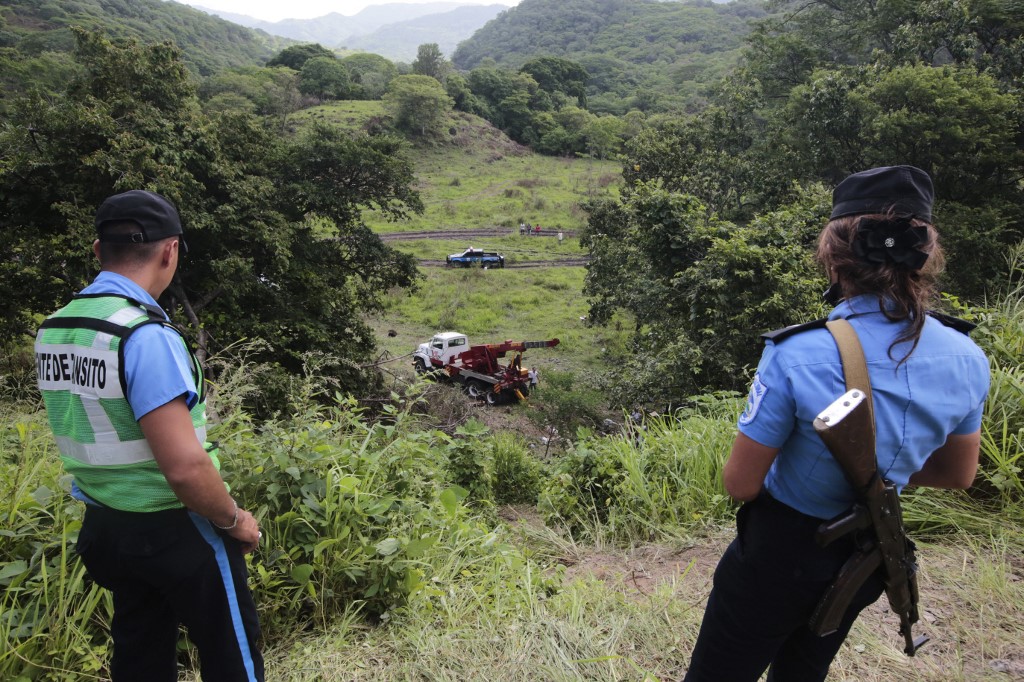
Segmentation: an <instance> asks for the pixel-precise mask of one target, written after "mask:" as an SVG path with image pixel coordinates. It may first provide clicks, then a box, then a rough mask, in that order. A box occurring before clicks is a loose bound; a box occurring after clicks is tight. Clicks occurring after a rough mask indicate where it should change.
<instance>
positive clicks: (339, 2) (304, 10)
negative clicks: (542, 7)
mask: <svg viewBox="0 0 1024 682" xmlns="http://www.w3.org/2000/svg"><path fill="white" fill-rule="evenodd" d="M178 1H179V2H183V3H185V4H186V5H192V6H193V7H200V8H203V9H212V10H218V11H221V12H234V13H235V14H244V15H246V16H249V17H255V18H256V19H262V20H264V21H280V20H281V19H312V18H314V17H322V16H324V15H325V14H330V13H331V12H337V13H338V14H344V15H346V16H352V15H353V14H357V13H358V12H359V11H360V10H362V9H364V8H365V7H368V6H370V5H387V4H392V3H394V2H408V3H416V4H422V3H424V2H436V1H437V0H288V2H282V1H281V0H178ZM445 1H451V2H462V0H445ZM464 4H476V5H490V4H499V5H509V6H511V5H518V4H519V0H468V1H466V2H465V3H464Z"/></svg>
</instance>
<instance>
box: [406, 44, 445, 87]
mask: <svg viewBox="0 0 1024 682" xmlns="http://www.w3.org/2000/svg"><path fill="white" fill-rule="evenodd" d="M449 71H451V64H449V63H448V60H447V59H445V58H444V53H442V52H441V48H440V47H438V45H437V43H424V44H423V45H420V46H419V48H417V50H416V59H415V60H413V62H412V72H413V73H415V74H418V75H420V76H430V77H431V78H433V79H435V80H437V81H438V82H439V83H444V79H445V77H447V75H448V72H449Z"/></svg>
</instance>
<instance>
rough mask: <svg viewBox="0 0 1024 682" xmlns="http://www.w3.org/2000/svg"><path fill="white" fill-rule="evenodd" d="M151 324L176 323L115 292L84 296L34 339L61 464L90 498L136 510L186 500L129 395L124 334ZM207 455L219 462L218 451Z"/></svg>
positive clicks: (198, 419) (196, 410)
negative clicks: (156, 454)
mask: <svg viewBox="0 0 1024 682" xmlns="http://www.w3.org/2000/svg"><path fill="white" fill-rule="evenodd" d="M147 324H162V325H165V326H166V327H168V328H170V329H174V327H173V326H171V324H170V323H169V322H167V320H166V318H165V317H164V315H163V313H162V311H160V309H159V308H156V307H155V306H150V305H147V304H144V303H140V302H138V301H134V300H131V299H128V298H125V297H123V296H119V295H114V294H99V295H85V296H79V297H76V298H75V299H74V300H72V301H71V303H69V304H68V305H67V306H65V307H64V308H62V309H61V310H59V311H57V312H56V313H54V314H53V315H52V316H50V317H49V318H47V319H46V321H45V322H43V324H42V326H41V327H40V329H39V333H38V334H37V335H36V343H35V354H36V371H37V376H38V381H39V390H40V391H41V393H42V396H43V401H44V403H45V405H46V415H47V418H48V419H49V422H50V428H51V429H53V434H54V436H55V437H56V440H57V448H58V450H60V455H61V461H62V462H63V463H64V468H65V469H66V470H67V471H68V473H70V474H71V475H72V476H74V478H75V483H76V484H77V485H78V487H79V488H80V489H81V490H82V492H84V493H85V494H86V495H88V496H89V497H90V498H92V499H93V500H95V501H97V502H99V503H100V504H103V505H105V506H108V507H113V508H115V509H121V510H123V511H132V512H154V511H161V510H164V509H174V508H178V507H181V506H182V504H181V502H180V501H179V500H178V498H177V497H176V496H175V494H174V491H172V490H171V488H170V486H169V485H168V484H167V480H166V479H165V478H164V476H163V474H162V473H161V472H160V469H159V468H158V467H157V464H156V461H155V460H154V459H153V451H152V450H150V448H149V444H148V443H147V442H146V438H145V436H144V435H143V433H142V429H141V428H140V427H139V423H138V421H136V419H135V415H134V413H133V412H132V409H131V405H130V404H129V403H128V399H127V398H126V397H125V394H126V391H127V381H126V379H125V376H124V368H123V360H124V342H125V341H126V340H127V338H128V337H129V336H130V335H131V334H132V333H133V332H134V331H136V330H138V329H139V328H141V327H142V326H144V325H147ZM175 332H176V333H177V330H175ZM182 344H183V345H184V346H185V348H186V351H187V352H188V354H189V357H190V358H191V359H192V366H193V377H194V379H195V383H196V391H197V393H198V394H199V399H198V400H197V401H196V404H195V405H194V406H193V407H192V409H191V415H192V425H193V427H194V428H195V431H196V438H198V439H199V442H200V443H204V442H205V440H206V392H205V390H204V380H203V373H202V368H201V367H200V365H199V361H198V360H197V359H196V357H195V355H194V354H193V353H192V352H191V350H189V349H188V345H187V344H185V340H184V338H183V339H182ZM210 457H211V459H213V463H214V466H216V467H217V468H218V469H219V468H220V463H219V461H218V460H217V457H216V453H215V452H213V451H211V453H210Z"/></svg>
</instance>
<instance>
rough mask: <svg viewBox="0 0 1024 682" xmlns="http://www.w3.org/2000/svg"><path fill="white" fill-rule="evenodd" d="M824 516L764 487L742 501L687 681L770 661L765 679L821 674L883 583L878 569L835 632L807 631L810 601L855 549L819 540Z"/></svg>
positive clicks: (753, 676)
mask: <svg viewBox="0 0 1024 682" xmlns="http://www.w3.org/2000/svg"><path fill="white" fill-rule="evenodd" d="M821 522H822V520H821V519H817V518H814V517H811V516H807V515H806V514H801V513H800V512H798V511H796V510H795V509H792V508H791V507H788V506H786V505H784V504H782V503H781V502H778V501H777V500H775V499H773V498H772V497H770V496H768V495H767V494H766V493H762V495H761V497H759V498H758V499H757V500H755V501H753V502H748V503H746V504H744V505H743V506H742V507H741V508H740V510H739V512H738V513H737V515H736V525H737V537H736V539H735V540H733V541H732V544H730V545H729V548H728V549H726V551H725V554H724V555H723V556H722V559H721V561H720V562H719V564H718V568H717V569H716V570H715V578H714V587H713V588H712V590H711V596H710V597H709V598H708V605H707V609H706V611H705V612H704V620H703V622H702V623H701V626H700V634H699V635H698V636H697V643H696V645H695V646H694V650H693V655H692V657H691V660H690V667H689V670H688V672H687V674H686V677H685V678H684V679H685V682H755V681H756V680H757V679H758V678H759V677H760V676H761V674H762V673H764V671H765V669H768V668H769V666H770V669H769V672H768V682H815V681H818V680H824V679H825V676H826V675H827V674H828V668H829V665H831V663H832V659H833V658H835V655H836V652H837V651H839V647H840V645H841V644H842V643H843V640H844V639H846V635H847V634H848V633H849V631H850V627H851V626H852V625H853V621H854V620H856V618H857V615H858V614H859V613H860V612H861V610H862V609H864V607H866V606H868V605H870V604H872V603H874V601H875V600H877V599H878V597H879V596H880V595H881V593H882V591H883V584H882V579H881V577H880V575H878V574H877V573H876V574H875V576H873V577H872V579H870V580H868V581H867V582H866V583H865V584H864V585H863V586H862V587H861V589H860V591H859V592H858V593H857V595H856V596H855V598H854V600H853V602H852V603H851V605H850V608H849V609H848V611H847V613H846V615H845V617H844V618H843V621H842V624H841V626H840V628H839V629H838V630H837V631H836V632H835V633H833V634H831V635H828V636H827V637H818V636H817V635H815V634H814V633H812V632H811V631H810V629H809V628H808V627H807V622H808V620H809V619H810V617H811V614H812V613H813V611H814V608H815V606H817V604H818V601H819V600H820V599H821V596H822V594H823V593H824V591H825V589H826V588H827V587H828V586H829V585H830V584H831V582H832V579H833V578H834V577H835V575H836V573H837V572H838V571H839V569H840V568H841V567H842V565H843V564H844V563H845V562H846V560H847V559H848V558H849V557H850V556H851V554H852V553H853V552H854V551H855V546H854V542H853V539H852V538H850V537H846V538H842V539H840V540H837V541H835V542H833V543H832V544H831V545H829V546H828V547H825V548H822V547H819V546H818V544H817V542H815V539H814V534H815V531H816V530H817V528H818V526H819V525H820V524H821Z"/></svg>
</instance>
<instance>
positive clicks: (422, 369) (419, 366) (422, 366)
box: [416, 358, 427, 374]
mask: <svg viewBox="0 0 1024 682" xmlns="http://www.w3.org/2000/svg"><path fill="white" fill-rule="evenodd" d="M416 373H417V374H426V373H427V363H426V362H424V360H423V358H416Z"/></svg>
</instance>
